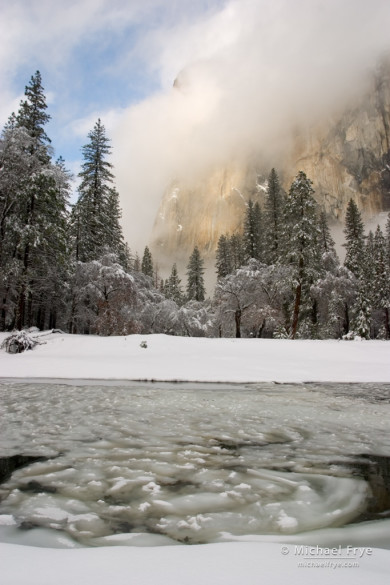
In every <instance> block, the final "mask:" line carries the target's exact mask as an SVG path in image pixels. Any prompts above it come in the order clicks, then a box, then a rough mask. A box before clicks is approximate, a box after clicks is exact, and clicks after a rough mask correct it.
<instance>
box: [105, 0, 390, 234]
mask: <svg viewBox="0 0 390 585" xmlns="http://www.w3.org/2000/svg"><path fill="white" fill-rule="evenodd" d="M389 22H390V3H389V2H388V0H373V1H372V0H371V1H369V0H337V1H336V0H326V1H323V0H294V2H292V1H291V0H275V1H274V2H272V3H271V2H269V1H268V0H231V1H230V2H225V3H223V4H222V5H221V6H219V7H218V10H213V11H211V12H210V11H209V12H207V13H204V15H203V16H202V15H198V17H197V18H196V19H194V20H193V21H192V22H189V21H186V22H185V23H183V22H181V23H180V26H167V27H165V28H164V27H163V26H162V27H160V28H158V29H157V30H155V31H150V32H149V35H148V36H147V38H146V39H145V43H144V44H142V42H141V43H140V45H139V46H138V50H142V49H143V48H144V49H145V54H147V55H148V60H149V62H152V63H153V67H154V69H155V72H156V75H158V76H159V78H160V83H161V87H162V90H161V92H160V93H158V94H155V95H153V96H152V97H150V98H148V99H146V100H144V101H142V102H141V103H139V104H136V105H132V106H131V107H129V108H128V109H127V110H126V111H125V112H124V114H123V116H122V117H121V118H120V119H119V123H118V125H117V127H116V128H114V131H113V144H114V153H115V165H116V175H117V181H118V187H119V191H120V193H121V194H122V203H123V208H124V227H125V231H126V234H127V235H128V237H129V239H130V241H134V240H135V241H145V238H147V237H148V235H149V231H150V230H151V228H152V224H153V221H154V217H155V214H156V210H157V208H158V204H159V200H160V198H161V195H162V192H163V190H164V187H165V186H166V185H167V184H168V183H169V181H170V180H172V179H173V178H176V177H181V176H191V174H192V176H199V175H201V173H202V172H206V171H207V170H208V169H209V168H210V167H212V166H213V165H219V164H224V163H226V161H229V160H230V159H232V158H237V157H240V156H241V157H244V158H245V157H246V156H247V155H248V154H249V153H253V152H256V153H263V154H266V155H268V157H269V160H270V161H272V159H273V157H277V156H278V155H279V156H280V154H281V152H282V151H283V147H285V146H287V145H288V140H289V137H290V136H291V130H292V126H293V125H294V124H299V123H301V122H303V121H305V123H312V122H315V120H317V119H318V118H320V117H321V116H324V115H329V114H330V113H331V112H332V109H333V108H334V107H335V105H336V104H337V105H341V104H342V103H343V102H344V100H349V99H350V98H351V97H353V96H354V95H356V93H358V92H359V91H361V86H362V80H363V79H365V78H366V77H365V75H366V73H367V71H368V70H369V69H370V68H371V67H372V66H373V65H374V64H375V61H376V59H377V58H378V56H379V55H380V54H381V52H382V51H383V50H387V49H389V36H388V23H389ZM175 77H177V83H176V88H172V82H173V80H174V79H175ZM274 160H275V158H274ZM271 164H275V163H274V162H273V163H272V162H271ZM135 217H137V221H136V222H135V221H134V218H135Z"/></svg>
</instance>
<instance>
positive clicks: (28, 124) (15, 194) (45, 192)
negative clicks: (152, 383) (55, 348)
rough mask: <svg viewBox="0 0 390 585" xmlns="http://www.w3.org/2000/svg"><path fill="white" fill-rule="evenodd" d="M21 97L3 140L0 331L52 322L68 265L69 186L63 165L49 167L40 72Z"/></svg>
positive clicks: (60, 297)
mask: <svg viewBox="0 0 390 585" xmlns="http://www.w3.org/2000/svg"><path fill="white" fill-rule="evenodd" d="M25 96H26V99H25V100H24V101H22V102H21V104H20V109H19V112H18V114H17V115H16V116H15V115H12V116H11V118H10V119H9V122H8V124H7V126H6V128H5V129H4V132H3V136H2V141H1V142H2V148H1V150H2V153H1V155H2V158H3V155H4V158H3V160H2V173H1V175H2V177H1V180H0V183H1V186H0V189H1V193H2V195H1V201H2V203H1V204H0V208H1V215H2V220H1V221H2V228H1V229H3V232H2V243H3V244H4V243H5V242H6V243H7V244H6V246H7V252H6V256H4V251H5V248H4V246H2V250H1V256H2V258H1V259H0V262H1V270H2V272H3V273H4V276H3V283H4V284H5V287H4V288H3V290H2V303H3V307H2V312H1V326H2V327H3V328H4V327H5V326H9V327H17V328H19V329H21V328H22V327H24V326H25V325H27V326H31V325H36V324H38V326H40V327H43V326H44V325H45V322H46V321H47V319H49V323H50V322H51V323H53V322H55V321H56V317H55V313H56V311H57V309H55V307H54V305H55V304H56V303H60V299H61V302H62V300H63V297H64V294H63V286H64V284H65V283H64V282H62V284H61V280H63V276H64V273H63V272H62V271H63V267H64V266H66V265H67V264H68V263H67V260H66V258H65V257H66V252H67V246H66V220H67V209H66V206H67V197H68V195H69V185H68V181H67V178H66V171H65V169H64V166H63V165H61V164H57V165H55V164H53V163H52V162H51V148H50V146H49V143H50V139H49V138H48V136H47V134H46V132H45V128H44V126H45V124H46V123H47V122H48V120H49V119H50V116H49V115H48V114H47V113H46V108H47V106H46V100H45V96H44V90H43V87H42V82H41V76H40V74H39V72H37V73H36V74H35V75H34V76H33V77H32V78H31V81H30V84H29V85H28V86H27V87H26V89H25ZM4 213H5V215H4ZM3 220H4V222H3ZM10 242H12V244H11V245H10ZM60 274H61V277H60ZM60 289H61V290H60Z"/></svg>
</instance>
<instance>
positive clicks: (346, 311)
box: [343, 303, 349, 335]
mask: <svg viewBox="0 0 390 585" xmlns="http://www.w3.org/2000/svg"><path fill="white" fill-rule="evenodd" d="M343 329H344V335H346V334H347V333H348V332H349V309H348V305H347V303H345V305H344V324H343Z"/></svg>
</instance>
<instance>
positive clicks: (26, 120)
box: [16, 71, 51, 163]
mask: <svg viewBox="0 0 390 585" xmlns="http://www.w3.org/2000/svg"><path fill="white" fill-rule="evenodd" d="M24 93H25V96H26V99H25V100H24V101H22V102H21V103H20V106H19V111H18V114H17V117H16V122H17V125H18V126H19V127H20V128H25V130H26V131H27V133H28V135H29V136H30V137H31V139H32V142H31V144H30V147H29V152H30V154H33V153H34V152H36V151H37V150H39V151H40V160H41V162H42V163H48V162H49V160H50V153H49V151H48V146H49V144H50V143H51V140H50V138H49V137H48V136H47V134H46V131H45V125H46V124H47V123H48V122H49V120H50V118H51V116H50V115H49V114H48V113H47V112H46V109H47V104H46V97H45V94H44V88H43V87H42V77H41V74H40V72H39V71H37V72H36V73H35V75H33V76H32V77H31V80H30V84H29V85H27V86H26V88H25V92H24ZM42 147H44V148H42Z"/></svg>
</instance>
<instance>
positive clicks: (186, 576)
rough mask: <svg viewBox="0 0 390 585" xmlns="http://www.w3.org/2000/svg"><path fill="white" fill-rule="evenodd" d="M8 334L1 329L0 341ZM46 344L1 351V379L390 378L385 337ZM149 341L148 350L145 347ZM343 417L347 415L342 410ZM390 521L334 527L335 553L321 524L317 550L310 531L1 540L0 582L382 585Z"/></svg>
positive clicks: (56, 338)
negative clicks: (184, 541)
mask: <svg viewBox="0 0 390 585" xmlns="http://www.w3.org/2000/svg"><path fill="white" fill-rule="evenodd" d="M4 337H5V335H4V334H0V343H1V341H2V339H3V338H4ZM41 340H42V341H46V344H45V345H40V346H38V347H36V348H35V349H34V350H33V351H28V352H25V353H23V354H20V355H8V354H6V353H5V352H3V351H0V377H2V378H27V379H31V378H34V379H48V378H50V379H96V380H98V379H106V380H183V381H186V380H188V381H210V382H226V381H230V382H261V381H278V382H302V381H327V382H386V383H389V382H390V359H389V358H390V343H388V342H381V341H373V342H366V341H360V342H358V341H354V342H350V341H348V342H347V341H345V342H337V341H287V340H286V341H284V340H280V341H279V340H257V339H253V340H248V339H242V340H235V339H224V340H219V339H194V338H193V339H190V338H179V337H167V336H163V335H152V336H136V335H135V336H128V337H114V338H97V337H87V336H70V335H64V334H61V333H56V334H50V335H42V337H41ZM144 341H145V342H146V347H142V346H144V345H145V344H144V343H143V342H144ZM282 388H283V387H281V389H282ZM377 408H378V409H381V406H380V405H378V407H377ZM336 415H337V416H339V415H340V412H338V413H337V412H336V411H335V416H336ZM361 424H362V423H361V422H359V425H360V426H361ZM357 431H358V429H356V432H357ZM5 521H6V519H5ZM388 522H389V521H384V522H383V523H374V524H372V523H368V524H367V525H366V526H364V527H363V528H359V530H358V529H357V528H355V526H356V525H353V524H352V525H349V526H347V527H345V528H339V529H337V528H336V529H334V530H335V531H336V532H335V538H336V539H338V540H339V541H340V543H341V548H340V549H339V548H337V549H336V550H331V549H329V548H327V547H329V546H331V545H330V544H329V542H328V541H327V538H329V533H327V534H326V535H322V533H321V530H319V531H317V532H316V533H315V535H314V533H313V539H315V542H316V544H320V546H321V548H313V549H310V548H306V547H307V545H308V541H307V534H308V533H306V535H305V536H303V537H302V541H301V542H302V543H304V544H299V538H298V539H297V537H293V536H289V535H282V536H279V537H275V536H274V537H273V538H271V536H269V537H267V535H263V536H261V537H256V536H254V535H248V536H242V537H238V538H237V539H236V541H235V542H223V543H214V544H207V545H193V546H184V545H176V546H173V545H169V544H168V545H167V546H149V547H142V546H137V542H136V541H133V542H131V538H129V539H128V540H129V542H128V543H126V544H130V545H131V544H133V546H110V547H99V548H82V549H79V548H74V549H73V550H66V549H54V548H50V549H49V548H44V547H41V548H39V547H37V546H22V545H20V544H18V545H16V544H6V543H2V544H0V558H1V573H0V574H1V577H0V581H1V583H4V585H22V584H23V585H53V583H55V584H56V585H65V584H66V585H72V584H73V583H74V584H76V583H83V584H84V585H92V584H93V585H100V584H101V585H103V584H104V585H106V584H109V583H110V584H111V583H115V585H121V584H123V585H124V584H126V585H128V584H134V585H152V584H153V585H154V584H156V583H162V584H167V585H168V584H169V585H176V584H177V585H200V584H205V585H208V584H209V583H210V584H212V585H214V584H217V585H222V584H223V585H236V584H237V583H242V584H243V585H258V584H259V583H265V584H268V583H269V584H271V585H279V584H280V585H281V584H283V585H284V584H285V583H287V582H288V583H300V584H303V585H305V584H306V583H312V582H313V580H314V581H315V582H316V583H318V584H319V585H321V584H327V585H328V584H329V583H343V584H346V585H348V583H351V584H352V583H354V584H355V585H356V584H357V585H360V584H368V583H371V582H375V583H376V584H378V585H382V584H383V585H384V584H385V583H387V582H388V575H389V571H390V551H389V550H384V549H383V548H381V547H383V546H384V543H385V542H386V541H388V540H389V539H388V534H389V524H388ZM11 528H12V526H11V527H10V529H11ZM336 533H337V534H336ZM27 534H28V532H27V533H26V535H27ZM309 534H310V533H309ZM271 540H273V542H271ZM157 541H158V539H157V540H156V543H157ZM27 542H28V539H27V540H26V543H27ZM49 542H50V540H49ZM313 543H314V540H313ZM30 544H31V543H30ZM122 544H125V540H122ZM140 544H142V543H140ZM348 545H351V546H353V547H355V549H351V548H348ZM302 547H305V548H302Z"/></svg>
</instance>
